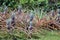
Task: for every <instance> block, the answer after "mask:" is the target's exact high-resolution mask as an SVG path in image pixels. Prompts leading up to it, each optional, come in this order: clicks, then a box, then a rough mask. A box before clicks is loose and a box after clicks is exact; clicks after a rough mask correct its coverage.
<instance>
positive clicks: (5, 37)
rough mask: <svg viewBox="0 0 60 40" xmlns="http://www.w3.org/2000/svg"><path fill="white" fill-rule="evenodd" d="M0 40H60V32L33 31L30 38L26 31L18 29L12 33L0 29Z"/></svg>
mask: <svg viewBox="0 0 60 40" xmlns="http://www.w3.org/2000/svg"><path fill="white" fill-rule="evenodd" d="M0 40H60V32H58V31H47V30H43V31H42V33H38V32H37V33H33V34H32V38H31V39H29V38H27V37H26V34H25V33H24V32H18V31H17V30H14V32H13V33H12V35H10V34H9V33H7V32H4V31H0Z"/></svg>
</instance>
